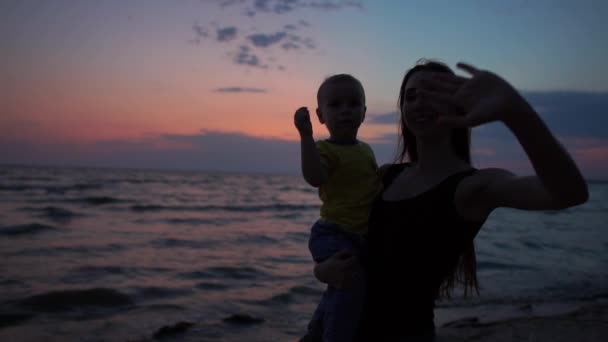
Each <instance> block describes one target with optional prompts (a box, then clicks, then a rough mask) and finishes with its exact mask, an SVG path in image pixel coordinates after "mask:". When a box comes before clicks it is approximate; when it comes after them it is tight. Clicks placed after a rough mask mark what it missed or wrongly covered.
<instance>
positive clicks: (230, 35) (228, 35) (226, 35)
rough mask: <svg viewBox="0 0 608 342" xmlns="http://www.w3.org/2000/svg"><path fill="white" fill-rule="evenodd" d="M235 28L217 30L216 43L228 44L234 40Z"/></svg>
mask: <svg viewBox="0 0 608 342" xmlns="http://www.w3.org/2000/svg"><path fill="white" fill-rule="evenodd" d="M236 33H237V28H236V27H234V26H230V27H224V28H219V29H217V38H216V39H217V41H218V42H229V41H231V40H233V39H234V38H236Z"/></svg>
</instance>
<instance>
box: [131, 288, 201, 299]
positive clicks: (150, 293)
mask: <svg viewBox="0 0 608 342" xmlns="http://www.w3.org/2000/svg"><path fill="white" fill-rule="evenodd" d="M190 294H192V289H190V288H187V289H186V288H168V287H159V286H145V287H137V288H135V294H134V297H135V298H136V299H137V300H151V299H165V298H175V297H181V296H188V295H190Z"/></svg>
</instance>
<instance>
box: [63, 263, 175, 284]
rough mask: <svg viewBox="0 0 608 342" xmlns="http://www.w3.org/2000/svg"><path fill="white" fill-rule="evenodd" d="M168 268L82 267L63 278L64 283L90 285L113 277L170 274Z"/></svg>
mask: <svg viewBox="0 0 608 342" xmlns="http://www.w3.org/2000/svg"><path fill="white" fill-rule="evenodd" d="M169 271H170V269H168V268H161V267H123V266H113V265H109V266H91V265H87V266H81V267H78V268H75V269H73V270H71V271H70V272H69V273H68V274H67V275H65V276H63V277H62V278H61V282H62V283H66V284H77V283H90V282H93V281H98V280H100V279H102V278H106V277H112V276H123V277H136V276H142V275H149V274H155V275H157V274H160V273H165V272H169Z"/></svg>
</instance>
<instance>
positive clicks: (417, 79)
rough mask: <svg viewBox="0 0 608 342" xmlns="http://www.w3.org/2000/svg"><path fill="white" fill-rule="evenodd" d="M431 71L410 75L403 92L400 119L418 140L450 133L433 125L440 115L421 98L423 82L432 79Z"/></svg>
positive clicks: (445, 128)
mask: <svg viewBox="0 0 608 342" xmlns="http://www.w3.org/2000/svg"><path fill="white" fill-rule="evenodd" d="M435 73H436V72H433V71H417V72H415V73H414V74H412V75H411V76H410V78H409V80H408V81H407V83H406V85H405V89H404V91H403V95H402V97H403V105H402V107H401V115H402V119H403V120H405V123H406V124H407V126H408V128H409V129H410V131H411V132H412V133H413V134H414V135H415V136H416V137H418V138H423V137H428V136H441V135H445V134H449V133H450V129H448V128H447V127H445V126H440V125H437V124H436V123H435V120H436V119H437V118H438V117H439V115H440V114H441V113H437V112H436V111H435V110H434V109H433V107H432V106H431V105H430V103H429V102H428V101H430V99H428V98H426V99H425V98H424V97H423V96H421V92H420V89H421V88H422V85H423V81H424V80H428V79H430V78H432V76H433V74H435Z"/></svg>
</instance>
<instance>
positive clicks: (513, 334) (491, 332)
mask: <svg viewBox="0 0 608 342" xmlns="http://www.w3.org/2000/svg"><path fill="white" fill-rule="evenodd" d="M526 311H527V313H525V312H526ZM521 313H522V316H520V317H517V318H509V319H504V320H489V321H484V320H481V319H479V317H475V316H469V317H463V318H462V319H460V320H457V321H453V322H450V323H446V324H445V325H443V326H441V327H439V328H438V329H437V337H438V338H437V342H448V341H476V342H490V341H492V342H513V341H527V342H534V341H539V342H540V341H551V342H562V341H563V342H566V341H568V342H570V341H577V342H586V341H589V342H591V341H593V342H596V341H606V340H607V339H608V301H605V300H604V301H594V302H587V303H583V304H581V306H580V307H579V308H577V309H574V310H572V311H569V312H566V313H559V314H551V313H548V312H540V313H535V310H534V306H533V305H527V306H525V307H522V308H521Z"/></svg>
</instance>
